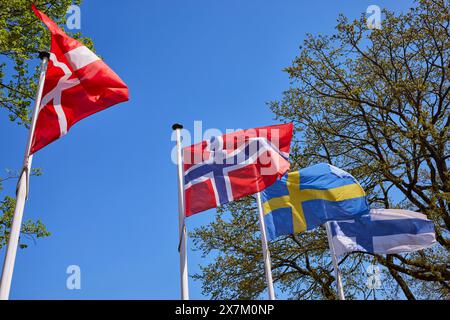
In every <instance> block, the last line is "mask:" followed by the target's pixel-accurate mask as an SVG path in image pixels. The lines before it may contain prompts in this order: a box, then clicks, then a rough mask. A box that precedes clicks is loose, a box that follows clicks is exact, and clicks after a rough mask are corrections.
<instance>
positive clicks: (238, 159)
mask: <svg viewBox="0 0 450 320" xmlns="http://www.w3.org/2000/svg"><path fill="white" fill-rule="evenodd" d="M292 131H293V125H292V123H289V124H283V125H275V126H268V127H260V128H256V129H248V130H242V131H237V132H233V133H229V134H225V135H222V136H217V137H213V138H212V139H211V140H209V141H203V142H200V143H198V144H194V145H191V146H189V147H186V148H184V157H183V159H184V189H185V199H186V201H185V203H186V209H185V213H186V216H191V215H193V214H195V213H198V212H201V211H204V210H207V209H210V208H214V207H218V206H220V205H223V204H226V203H228V202H231V201H234V200H237V199H239V198H242V197H245V196H248V195H251V194H254V193H257V192H260V191H262V190H264V189H265V188H267V187H269V186H270V185H272V184H273V183H274V182H275V181H276V180H277V179H279V178H281V177H282V176H283V175H284V174H285V173H286V172H287V171H288V170H289V167H290V164H289V161H288V158H289V149H290V145H291V140H292Z"/></svg>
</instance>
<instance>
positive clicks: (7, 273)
mask: <svg viewBox="0 0 450 320" xmlns="http://www.w3.org/2000/svg"><path fill="white" fill-rule="evenodd" d="M49 57H50V55H49V53H48V52H40V53H39V58H40V59H41V71H40V72H41V73H40V77H39V85H38V90H37V93H36V99H35V102H34V109H33V115H32V118H31V125H30V130H29V133H28V142H27V147H26V149H25V156H24V160H23V168H22V172H21V173H20V177H19V182H18V183H17V189H16V207H15V208H14V216H13V220H12V225H11V233H10V235H9V240H8V249H7V250H6V257H5V261H4V264H3V272H2V280H1V284H0V300H8V299H9V291H10V289H11V281H12V276H13V272H14V262H15V260H16V253H17V246H18V244H19V237H20V228H21V226H22V218H23V209H24V207H25V201H26V199H27V197H28V189H29V178H30V170H31V163H32V161H33V155H30V150H31V143H32V139H33V135H34V129H35V127H36V121H37V115H38V113H39V107H40V104H41V98H42V91H43V90H44V82H45V73H46V71H47V64H48V59H49Z"/></svg>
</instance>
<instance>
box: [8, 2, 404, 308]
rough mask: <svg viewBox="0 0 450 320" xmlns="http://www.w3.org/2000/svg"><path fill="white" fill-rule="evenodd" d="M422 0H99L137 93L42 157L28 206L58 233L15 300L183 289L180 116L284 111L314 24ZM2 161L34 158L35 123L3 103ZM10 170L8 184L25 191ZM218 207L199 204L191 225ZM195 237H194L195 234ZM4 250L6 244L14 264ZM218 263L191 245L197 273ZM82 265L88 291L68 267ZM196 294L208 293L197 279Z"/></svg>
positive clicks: (22, 255)
mask: <svg viewBox="0 0 450 320" xmlns="http://www.w3.org/2000/svg"><path fill="white" fill-rule="evenodd" d="M370 4H377V5H379V6H380V7H386V8H389V9H391V10H394V11H400V10H405V9H407V8H409V7H410V6H411V4H412V1H409V0H402V1H387V0H386V1H385V0H383V1H381V0H377V1H375V2H374V1H366V0H364V1H363V0H343V1H331V0H327V1H325V0H318V1H300V0H289V1H288V0H282V1H263V0H245V1H243V0H214V1H211V0H203V1H200V0H191V1H182V0H173V1H165V0H158V1H155V0H151V1H148V0H145V1H144V0H140V1H138V0H133V1H125V2H124V1H88V0H85V1H84V3H83V4H82V6H81V12H82V26H81V32H82V33H83V34H84V35H85V36H89V37H91V38H92V39H93V41H94V43H95V48H96V50H97V52H98V53H99V54H100V55H101V56H102V57H103V58H104V59H105V61H106V62H107V63H108V64H109V65H110V66H111V67H112V68H113V69H114V70H115V71H116V72H117V73H118V74H119V75H120V76H121V78H122V79H123V80H124V81H125V82H126V83H127V84H128V86H129V88H130V95H131V100H130V102H128V103H124V104H120V105H117V106H115V107H112V108H110V109H108V110H106V111H104V112H101V113H98V114H96V115H94V116H92V117H89V118H87V119H85V120H83V121H81V122H79V123H78V124H77V125H75V126H74V127H73V128H72V130H71V131H70V132H69V134H68V135H67V136H66V137H64V138H63V139H62V140H59V141H57V142H55V143H53V144H51V145H49V146H48V147H46V148H45V149H43V150H41V151H40V152H38V153H37V154H36V156H35V158H34V163H33V165H34V167H41V168H43V170H44V175H43V176H41V177H38V178H32V179H31V190H30V192H31V194H30V199H29V201H28V203H27V205H26V208H25V219H28V218H33V219H36V218H41V219H42V220H43V222H44V223H45V225H46V226H47V228H48V230H49V231H50V232H51V233H52V235H51V236H50V237H48V238H45V239H39V240H38V241H37V242H36V243H35V244H33V243H32V242H31V243H30V246H29V248H28V249H26V250H20V251H19V253H18V256H17V260H16V268H15V273H14V278H13V285H12V291H11V298H13V299H178V298H179V269H178V253H177V245H178V235H177V234H178V220H177V215H178V213H177V184H176V167H175V166H174V165H173V164H172V162H171V158H170V152H171V150H172V147H173V142H172V141H171V139H170V137H171V133H172V132H171V125H172V124H173V123H174V122H180V123H182V124H184V125H185V127H186V128H187V129H193V124H194V121H195V120H201V121H203V127H204V128H205V129H207V128H218V129H221V130H225V129H226V128H231V129H232V128H251V127H256V126H262V125H269V124H272V123H274V120H273V115H272V114H271V112H270V111H269V110H268V108H267V106H266V102H268V101H270V100H276V99H279V98H280V96H281V93H282V91H283V90H285V89H287V88H288V86H289V79H288V77H287V75H286V74H285V73H283V72H282V68H284V67H286V66H288V65H289V64H290V63H291V61H292V60H293V59H294V57H295V56H296V54H297V53H298V47H299V45H300V44H301V42H302V40H303V39H304V37H305V35H306V33H313V34H317V33H331V32H333V29H334V26H335V24H336V18H337V16H338V14H339V13H344V14H345V15H347V16H348V17H350V18H356V17H358V16H359V15H360V13H362V12H365V10H366V8H367V6H368V5H370ZM0 124H1V125H0V150H3V151H2V152H3V154H2V156H1V157H0V169H1V170H3V168H12V169H18V168H20V166H21V162H22V156H23V151H24V148H25V142H26V135H27V132H26V130H25V129H24V128H23V127H19V126H17V125H16V124H13V123H9V122H8V121H7V114H6V112H5V111H0ZM14 188H15V182H6V183H5V190H4V191H2V192H1V194H0V196H1V197H2V198H3V196H4V195H6V194H9V195H13V190H14ZM214 214H215V210H210V211H208V212H204V213H201V214H198V215H196V216H194V217H191V218H189V219H188V221H187V226H188V229H190V230H192V229H193V228H195V227H197V226H200V225H202V224H205V223H207V222H208V221H211V219H212V218H213V216H214ZM188 245H189V247H191V248H192V244H191V243H189V244H188ZM4 251H5V250H2V251H1V252H0V254H1V260H2V261H1V264H3V257H4ZM202 263H203V264H204V263H207V260H205V259H203V258H201V256H200V254H199V253H198V252H192V251H190V252H189V273H190V274H192V273H195V272H197V271H199V264H202ZM72 264H75V265H79V266H80V268H81V273H82V275H81V276H82V279H81V285H82V289H81V290H67V289H66V278H67V274H66V268H67V266H69V265H72ZM190 289H191V290H190V291H191V297H192V298H196V299H207V298H208V297H204V296H202V294H201V283H199V282H195V281H193V280H192V279H190Z"/></svg>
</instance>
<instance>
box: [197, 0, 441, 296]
mask: <svg viewBox="0 0 450 320" xmlns="http://www.w3.org/2000/svg"><path fill="white" fill-rule="evenodd" d="M383 14H384V15H385V19H384V20H383V22H382V29H381V30H369V29H368V28H367V26H366V21H365V17H364V16H361V18H360V19H358V20H355V21H352V22H350V21H349V20H348V19H347V18H345V17H344V16H340V17H339V19H338V24H337V27H336V33H335V34H334V35H332V36H326V35H319V36H313V35H308V36H307V37H306V40H305V41H304V44H303V46H302V47H301V48H300V53H299V55H298V57H297V58H296V59H295V60H294V62H293V64H292V65H291V66H290V67H288V68H286V69H285V71H286V72H287V73H288V74H289V76H290V79H291V87H290V88H289V89H288V90H287V91H285V92H284V93H283V98H282V100H281V101H274V102H271V103H269V106H270V108H271V110H272V111H273V112H274V113H275V115H276V117H277V119H279V120H281V121H286V122H293V123H294V124H295V141H294V145H293V150H292V156H291V162H292V168H293V169H296V168H299V167H305V166H308V165H311V164H315V163H318V162H328V163H330V164H333V165H336V166H338V167H341V168H343V169H345V170H347V171H349V172H350V173H352V174H353V175H354V176H355V177H356V178H357V179H358V180H359V181H360V182H361V184H362V185H363V187H364V188H365V190H366V191H367V193H368V198H369V202H370V204H371V206H372V207H386V208H404V209H412V210H417V211H420V212H422V213H424V214H426V215H427V216H428V217H429V218H430V219H432V220H433V221H434V224H435V231H436V236H437V244H436V245H435V246H434V247H432V248H431V249H427V250H423V251H419V252H417V253H413V254H395V255H387V256H381V255H370V254H364V253H351V254H348V255H346V256H344V257H343V258H342V259H341V261H340V266H341V268H342V269H343V273H344V282H345V290H346V295H347V296H348V297H350V298H363V299H367V298H369V295H370V294H371V293H374V292H373V291H371V290H370V289H368V288H367V286H366V284H365V283H366V280H367V278H368V274H366V272H365V271H366V267H367V264H368V263H369V262H376V263H378V264H380V265H381V266H382V272H383V274H382V277H383V282H382V283H383V289H384V290H383V292H382V295H383V296H384V297H386V298H402V297H406V298H408V299H415V298H438V299H441V298H447V299H448V298H450V285H449V281H450V263H449V260H448V250H449V247H450V239H449V228H450V173H449V170H448V168H449V158H450V155H449V145H450V143H449V138H450V130H449V129H450V112H449V109H450V107H449V106H450V99H449V93H450V77H449V74H450V4H449V2H448V0H420V1H418V2H416V6H415V7H414V8H412V9H410V10H409V11H408V12H407V13H404V14H403V13H402V14H398V15H396V14H394V13H392V12H389V11H386V10H385V11H383ZM255 209H256V208H255V205H254V201H253V200H252V199H251V198H248V199H244V200H242V201H238V202H236V203H233V204H231V205H229V206H227V207H224V208H221V209H220V210H219V214H218V215H217V217H216V220H215V221H214V222H213V223H211V224H209V225H208V226H205V227H202V228H199V229H197V230H195V231H194V232H193V233H192V237H193V238H194V243H195V245H196V247H197V248H198V249H199V250H201V251H202V252H203V253H204V254H205V255H207V254H210V253H214V260H213V262H212V263H210V264H209V265H207V266H203V267H202V273H201V274H196V275H194V278H195V279H199V280H201V281H202V282H203V292H204V293H205V294H208V295H211V296H212V297H213V298H255V297H258V296H260V294H261V293H262V291H263V290H264V288H265V284H264V269H263V265H262V263H263V260H262V254H261V249H260V243H259V241H260V239H259V233H258V228H259V227H258V223H257V219H256V213H255ZM228 212H229V213H231V217H229V214H228ZM270 250H271V255H272V262H273V272H274V280H275V282H276V284H277V286H278V288H279V289H280V290H281V291H282V292H284V294H286V295H287V296H288V297H290V298H294V299H300V298H306V299H308V298H309V299H313V298H326V299H335V298H336V294H335V289H334V288H335V285H334V281H335V279H334V276H333V272H332V265H331V261H330V257H329V254H328V248H327V240H326V233H325V232H324V230H322V229H318V230H316V231H313V232H307V233H303V234H299V235H295V236H288V237H281V238H279V239H278V240H276V241H273V242H272V243H271V244H270Z"/></svg>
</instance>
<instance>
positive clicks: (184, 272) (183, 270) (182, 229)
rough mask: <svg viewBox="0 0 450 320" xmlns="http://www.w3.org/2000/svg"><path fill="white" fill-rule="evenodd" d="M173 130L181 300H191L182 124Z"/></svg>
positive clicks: (174, 126) (173, 127)
mask: <svg viewBox="0 0 450 320" xmlns="http://www.w3.org/2000/svg"><path fill="white" fill-rule="evenodd" d="M172 129H173V130H174V131H175V132H176V139H177V167H178V225H179V247H178V251H179V253H180V284H181V299H182V300H189V287H188V268H187V253H186V249H187V243H186V240H187V232H186V224H185V217H186V216H185V202H184V174H183V157H182V153H181V150H182V146H181V129H183V126H182V125H181V124H178V123H176V124H174V125H173V126H172Z"/></svg>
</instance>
